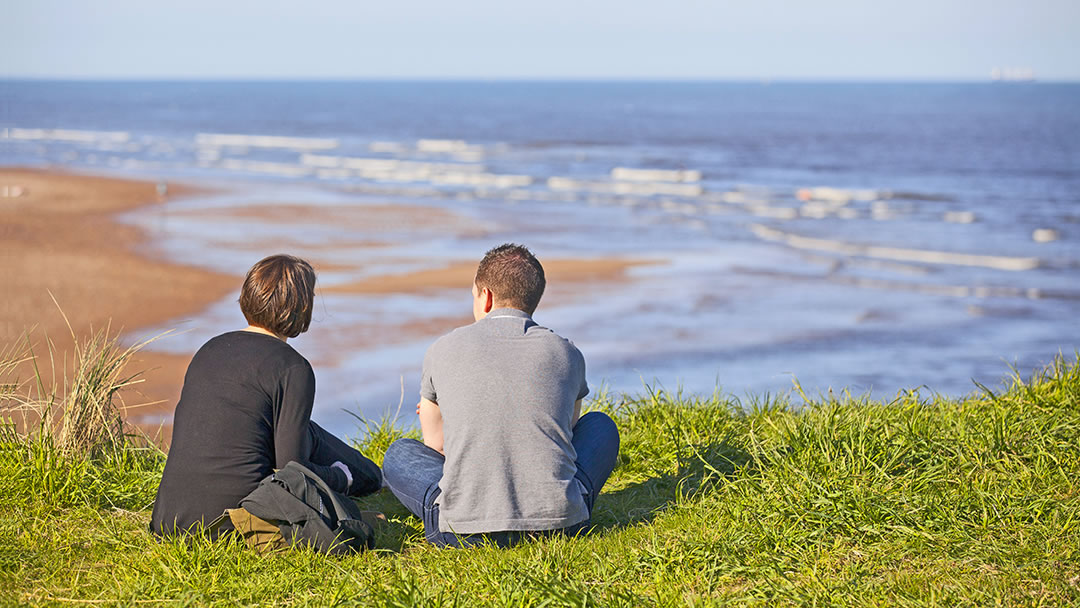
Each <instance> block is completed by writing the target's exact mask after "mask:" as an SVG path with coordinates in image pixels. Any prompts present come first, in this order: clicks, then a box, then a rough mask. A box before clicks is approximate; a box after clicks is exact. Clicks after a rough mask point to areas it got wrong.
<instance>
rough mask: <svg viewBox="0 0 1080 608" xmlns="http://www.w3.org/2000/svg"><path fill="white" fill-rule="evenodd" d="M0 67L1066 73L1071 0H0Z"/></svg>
mask: <svg viewBox="0 0 1080 608" xmlns="http://www.w3.org/2000/svg"><path fill="white" fill-rule="evenodd" d="M0 3H2V5H3V14H4V16H5V19H4V21H5V24H4V25H5V27H4V30H5V31H4V35H3V36H0V76H7V77H57V78H163V79H165V78H481V79H487V78H617V79H623V78H630V79H633V78H675V79H684V78H689V79H762V78H766V79H826V80H846V79H874V80H879V79H880V80H895V79H901V80H909V79H929V80H942V79H945V80H957V79H959V80H985V79H988V78H989V75H990V71H991V69H992V68H993V67H995V66H1002V67H1024V68H1031V69H1033V70H1034V71H1035V74H1036V76H1037V77H1038V78H1039V79H1040V80H1080V0H1023V1H1018V0H981V1H975V0H936V1H934V0H906V1H893V0H877V1H875V0H797V1H796V0H789V1H777V0H749V1H743V2H731V1H726V0H724V1H720V0H714V1H707V0H669V1H667V2H642V1H637V0H576V1H573V2H571V1H566V0H544V1H541V2H528V3H526V2H512V1H509V0H459V1H458V2H445V1H435V0H398V1H390V2H387V1H383V2H371V1H363V0H321V1H320V0H310V1H308V2H302V1H300V0H291V1H285V0H261V1H252V0H185V1H183V2H180V1H176V0H174V1H172V2H159V1H157V0H149V1H148V0H96V1H94V2H78V1H75V0H0Z"/></svg>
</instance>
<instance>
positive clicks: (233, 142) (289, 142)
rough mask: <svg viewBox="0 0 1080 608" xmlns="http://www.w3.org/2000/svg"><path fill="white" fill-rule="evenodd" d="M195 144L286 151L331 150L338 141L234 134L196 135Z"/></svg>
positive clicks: (336, 145) (335, 146)
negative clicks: (282, 149) (281, 149)
mask: <svg viewBox="0 0 1080 608" xmlns="http://www.w3.org/2000/svg"><path fill="white" fill-rule="evenodd" d="M195 143H196V144H198V145H200V146H211V147H237V148H284V149H286V150H301V151H302V150H332V149H334V148H337V147H338V140H336V139H325V138H316V137H285V136H282V135H242V134H235V133H198V134H196V135H195Z"/></svg>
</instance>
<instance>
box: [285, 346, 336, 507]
mask: <svg viewBox="0 0 1080 608" xmlns="http://www.w3.org/2000/svg"><path fill="white" fill-rule="evenodd" d="M279 390H280V400H279V402H278V403H277V404H276V405H277V418H276V420H275V421H274V461H275V468H278V469H280V468H282V467H284V466H285V465H286V464H288V463H289V461H290V460H293V461H296V462H298V463H300V464H302V465H304V466H305V467H307V468H309V469H311V471H312V472H313V473H315V474H316V475H318V476H319V477H321V478H322V479H323V481H325V482H326V483H327V485H329V486H330V487H331V488H333V489H335V490H337V491H338V492H342V493H345V492H347V491H348V486H349V482H348V478H347V477H346V475H345V473H344V472H342V471H340V470H338V469H335V468H332V467H329V466H325V465H317V464H314V463H312V462H311V460H310V459H311V409H312V407H314V405H315V372H313V371H312V370H311V366H310V365H294V366H292V367H290V368H289V369H288V370H286V372H285V374H284V376H283V377H282V379H281V384H280V388H279Z"/></svg>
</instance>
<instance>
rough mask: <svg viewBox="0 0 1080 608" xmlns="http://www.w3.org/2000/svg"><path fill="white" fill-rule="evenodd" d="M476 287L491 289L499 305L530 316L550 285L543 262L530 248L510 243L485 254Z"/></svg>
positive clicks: (478, 269)
mask: <svg viewBox="0 0 1080 608" xmlns="http://www.w3.org/2000/svg"><path fill="white" fill-rule="evenodd" d="M475 283H476V287H477V288H478V289H483V288H485V287H487V288H488V291H490V292H491V294H492V298H493V299H494V301H495V302H497V303H499V304H501V305H505V306H511V307H513V308H517V309H519V310H524V311H525V312H527V313H529V314H530V315H531V314H533V312H535V311H536V307H537V306H538V305H539V304H540V296H542V295H544V287H545V286H546V285H547V281H546V280H545V279H544V267H543V266H541V265H540V260H537V259H536V256H534V255H533V254H532V252H531V251H529V250H528V249H527V248H526V247H524V246H522V245H515V244H513V243H506V244H504V245H499V246H498V247H495V248H494V249H492V250H491V251H488V252H487V253H485V254H484V259H482V260H480V266H479V267H478V268H477V269H476V280H475Z"/></svg>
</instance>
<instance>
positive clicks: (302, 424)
mask: <svg viewBox="0 0 1080 608" xmlns="http://www.w3.org/2000/svg"><path fill="white" fill-rule="evenodd" d="M314 299H315V271H314V270H313V269H312V268H311V265H310V264H308V263H307V262H305V261H304V260H301V259H299V258H296V257H293V256H289V255H275V256H270V257H268V258H266V259H264V260H262V261H260V262H259V263H257V264H255V266H253V267H252V268H251V270H250V271H249V272H248V274H247V277H246V278H245V279H244V286H243V289H242V290H241V292H240V309H241V310H242V311H243V313H244V318H245V319H247V322H248V324H249V325H248V327H247V328H246V329H243V330H240V331H231V332H228V333H225V334H222V335H220V336H217V337H216V338H213V339H211V340H210V341H209V342H207V343H206V344H204V345H203V347H202V348H200V349H199V352H197V353H195V357H194V358H193V359H192V360H191V364H190V365H189V366H188V370H187V375H186V376H185V377H184V388H183V391H182V393H181V395H180V401H179V403H177V404H176V414H175V415H174V417H173V435H172V446H171V448H170V449H169V457H168V460H167V461H166V462H165V472H164V474H163V475H162V477H161V485H160V486H159V487H158V493H157V498H156V499H155V500H154V513H153V517H152V520H151V522H150V528H151V530H152V531H153V532H155V533H158V534H171V533H174V532H198V531H200V530H202V529H203V526H205V525H206V524H208V523H209V522H211V521H213V520H214V519H216V518H217V517H218V516H219V515H221V513H222V512H223V511H224V510H225V509H234V508H236V507H238V506H239V504H240V500H241V499H242V498H244V497H245V496H247V495H248V493H250V492H251V491H252V490H254V489H255V487H256V486H257V485H258V484H259V481H260V480H262V479H263V478H264V477H266V476H267V475H269V474H270V473H272V472H273V471H274V469H279V468H281V467H283V466H285V464H286V463H288V462H289V461H290V460H295V461H296V462H299V463H300V464H303V465H304V466H306V467H308V468H309V469H311V470H312V471H314V472H315V473H316V474H317V475H319V477H322V478H323V480H325V481H326V483H327V484H329V485H330V487H331V488H334V489H335V490H337V491H339V492H342V493H345V494H351V495H353V496H362V495H364V494H370V493H372V492H375V491H376V490H378V489H379V488H380V487H381V486H382V473H381V472H380V471H379V467H378V466H377V465H376V464H375V463H374V462H372V461H371V460H368V459H367V458H365V457H364V456H363V454H361V453H360V452H358V451H357V450H355V449H353V448H351V447H349V446H348V445H346V444H345V443H344V442H342V441H341V440H340V439H338V438H337V437H334V436H333V435H331V434H330V433H328V432H326V431H325V430H323V429H322V428H320V427H319V426H318V425H316V424H315V423H314V422H312V421H311V408H312V405H313V404H314V400H315V374H314V373H313V372H312V370H311V365H310V364H309V363H308V362H307V359H305V358H304V357H303V356H301V355H300V353H298V352H296V351H295V350H293V348H292V347H291V346H289V345H288V344H286V340H287V339H288V338H295V337H296V336H298V335H300V334H301V333H303V332H305V331H307V329H308V326H309V325H310V324H311V309H312V304H313V301H314ZM229 526H230V524H228V523H227V522H226V524H225V526H223V527H222V528H221V530H224V529H228V527H229ZM217 533H218V531H214V532H213V533H212V534H213V535H216V534H217Z"/></svg>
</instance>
